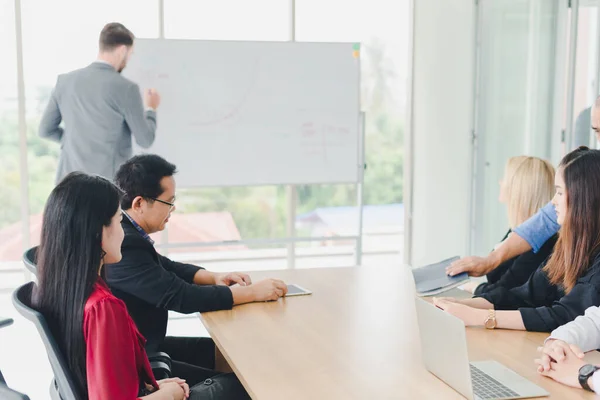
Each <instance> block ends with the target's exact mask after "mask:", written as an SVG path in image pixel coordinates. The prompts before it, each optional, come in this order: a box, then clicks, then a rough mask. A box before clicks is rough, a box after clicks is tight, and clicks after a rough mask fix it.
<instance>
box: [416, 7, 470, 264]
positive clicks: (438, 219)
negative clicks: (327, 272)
mask: <svg viewBox="0 0 600 400" xmlns="http://www.w3.org/2000/svg"><path fill="white" fill-rule="evenodd" d="M475 17H476V7H475V4H474V1H473V0H414V1H413V60H412V71H411V75H412V102H411V106H412V110H411V113H410V114H409V115H410V117H409V118H410V125H409V136H410V137H409V138H408V139H409V143H408V144H409V146H410V149H411V150H412V156H411V157H410V158H409V162H410V163H411V165H409V166H407V167H408V168H407V170H408V175H409V176H408V177H407V178H408V182H409V186H412V188H410V187H409V193H411V198H410V199H408V202H407V203H408V205H409V207H410V208H411V210H407V212H406V215H407V218H408V220H407V221H406V226H407V227H408V228H409V229H411V230H412V237H411V239H410V240H409V241H408V243H407V245H408V246H409V247H407V248H406V249H405V253H408V259H406V261H407V262H409V263H411V264H412V265H414V266H418V265H422V264H424V263H429V262H434V261H439V260H441V259H442V258H445V257H450V256H453V255H457V254H461V255H464V254H465V252H466V250H467V245H468V240H469V237H468V234H469V216H470V204H469V202H470V193H471V172H470V171H471V159H472V155H471V131H472V126H473V93H474V82H475V70H474V66H475V62H474V56H475V48H474V44H475ZM409 151H410V150H409ZM410 189H412V191H410Z"/></svg>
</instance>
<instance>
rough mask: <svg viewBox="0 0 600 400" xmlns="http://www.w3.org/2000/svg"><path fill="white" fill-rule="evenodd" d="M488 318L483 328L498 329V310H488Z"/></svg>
mask: <svg viewBox="0 0 600 400" xmlns="http://www.w3.org/2000/svg"><path fill="white" fill-rule="evenodd" d="M488 313H489V314H488V317H487V318H486V319H485V322H484V323H483V326H485V328H486V329H494V328H496V310H488Z"/></svg>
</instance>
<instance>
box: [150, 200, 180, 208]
mask: <svg viewBox="0 0 600 400" xmlns="http://www.w3.org/2000/svg"><path fill="white" fill-rule="evenodd" d="M150 199H152V200H154V201H158V202H159V203H163V204H166V205H168V206H169V207H170V209H169V211H171V210H172V209H173V208H174V207H175V200H173V203H169V202H168V201H164V200H160V199H156V198H154V197H150Z"/></svg>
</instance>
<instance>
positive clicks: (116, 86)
mask: <svg viewBox="0 0 600 400" xmlns="http://www.w3.org/2000/svg"><path fill="white" fill-rule="evenodd" d="M61 121H64V128H63V127H61V126H60V124H61ZM155 134H156V112H154V111H146V112H144V105H143V104H142V98H141V95H140V89H139V87H138V85H137V84H135V83H133V82H131V81H130V80H128V79H126V78H124V77H123V76H122V75H121V74H120V73H118V72H117V71H116V70H115V69H114V68H113V67H112V66H110V65H108V64H104V63H101V62H94V63H92V64H91V65H89V66H87V67H85V68H82V69H78V70H76V71H73V72H69V73H67V74H64V75H60V76H59V77H58V80H57V82H56V87H55V88H54V91H53V92H52V95H51V97H50V102H49V103H48V106H47V107H46V111H45V112H44V115H43V117H42V121H41V123H40V130H39V135H40V136H41V137H45V138H49V139H51V140H54V141H57V142H59V143H60V144H61V149H62V150H61V154H60V160H59V163H58V171H57V174H56V181H57V182H59V181H60V180H61V179H62V178H64V177H65V175H67V174H69V173H70V172H73V171H83V172H86V173H89V174H98V175H101V176H104V177H105V178H108V179H110V180H112V179H113V178H114V175H115V172H116V171H117V169H118V168H119V166H120V165H121V164H123V163H124V162H125V161H127V160H128V159H129V158H130V157H131V154H132V148H131V145H132V144H131V136H132V135H133V137H135V141H136V142H137V144H138V145H140V146H141V147H144V148H148V147H150V145H151V144H152V143H153V142H154V137H155Z"/></svg>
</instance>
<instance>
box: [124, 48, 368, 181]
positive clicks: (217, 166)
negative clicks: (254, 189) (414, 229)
mask: <svg viewBox="0 0 600 400" xmlns="http://www.w3.org/2000/svg"><path fill="white" fill-rule="evenodd" d="M354 48H355V47H354V44H352V43H335V44H334V43H297V42H229V41H197V40H171V39H136V42H135V46H134V51H133V55H132V57H131V60H130V61H129V63H128V65H127V68H125V69H124V70H123V74H124V76H126V77H127V78H129V79H131V80H133V81H134V82H136V83H137V84H138V85H139V86H140V89H141V90H144V89H147V88H156V89H157V90H158V91H159V93H160V96H161V104H160V107H159V108H158V116H157V123H158V129H157V135H156V141H155V142H154V144H153V145H152V147H151V148H149V149H144V150H143V152H145V153H155V154H159V155H161V156H163V157H164V158H166V159H167V160H168V161H170V162H173V163H174V164H176V165H177V168H178V171H179V173H178V175H177V180H178V183H179V184H180V185H181V186H184V187H206V186H240V185H263V184H264V185H266V184H316V183H351V182H357V180H358V178H359V174H358V167H359V164H360V160H359V148H358V147H359V145H358V143H359V116H360V115H359V113H360V84H359V82H360V65H359V64H360V62H359V58H358V57H356V54H355V53H353V51H354ZM138 152H141V151H138Z"/></svg>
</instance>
